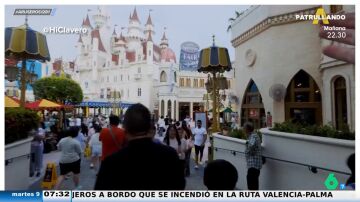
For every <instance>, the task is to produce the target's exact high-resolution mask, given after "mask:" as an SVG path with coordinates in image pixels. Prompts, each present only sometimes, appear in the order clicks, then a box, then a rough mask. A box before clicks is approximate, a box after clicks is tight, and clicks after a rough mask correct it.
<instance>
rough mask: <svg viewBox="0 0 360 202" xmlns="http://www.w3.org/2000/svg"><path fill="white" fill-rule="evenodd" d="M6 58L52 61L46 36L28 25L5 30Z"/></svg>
mask: <svg viewBox="0 0 360 202" xmlns="http://www.w3.org/2000/svg"><path fill="white" fill-rule="evenodd" d="M5 56H6V57H11V56H14V57H17V58H21V59H35V60H42V61H50V53H49V49H48V45H47V41H46V36H45V35H44V34H42V33H40V32H38V31H35V30H33V29H31V28H30V27H29V26H27V25H22V26H19V27H7V28H5Z"/></svg>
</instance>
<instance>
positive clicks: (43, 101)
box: [25, 99, 63, 109]
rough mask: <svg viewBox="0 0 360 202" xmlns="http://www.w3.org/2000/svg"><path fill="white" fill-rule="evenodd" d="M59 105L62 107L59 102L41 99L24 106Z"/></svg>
mask: <svg viewBox="0 0 360 202" xmlns="http://www.w3.org/2000/svg"><path fill="white" fill-rule="evenodd" d="M61 107H63V106H62V105H61V104H58V103H56V102H52V101H49V100H46V99H41V100H37V101H35V102H31V103H27V104H25V108H28V109H42V108H61Z"/></svg>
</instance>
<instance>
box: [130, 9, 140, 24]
mask: <svg viewBox="0 0 360 202" xmlns="http://www.w3.org/2000/svg"><path fill="white" fill-rule="evenodd" d="M131 20H134V21H138V22H140V20H139V17H138V15H137V12H136V7H135V8H134V12H133V15H132V17H131Z"/></svg>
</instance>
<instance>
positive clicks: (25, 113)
mask: <svg viewBox="0 0 360 202" xmlns="http://www.w3.org/2000/svg"><path fill="white" fill-rule="evenodd" d="M39 121H40V118H39V116H38V115H37V114H36V112H34V111H30V110H27V109H23V108H5V144H9V143H12V142H15V141H18V140H22V139H26V138H27V137H28V134H29V132H30V131H31V130H32V129H35V128H37V127H38V124H39Z"/></svg>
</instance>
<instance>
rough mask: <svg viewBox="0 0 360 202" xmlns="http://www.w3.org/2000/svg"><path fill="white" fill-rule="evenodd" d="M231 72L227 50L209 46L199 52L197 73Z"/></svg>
mask: <svg viewBox="0 0 360 202" xmlns="http://www.w3.org/2000/svg"><path fill="white" fill-rule="evenodd" d="M230 70H231V62H230V57H229V52H228V50H227V48H223V47H217V46H211V47H208V48H205V49H202V50H201V51H200V58H199V63H198V71H199V72H214V71H215V72H224V71H230Z"/></svg>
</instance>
